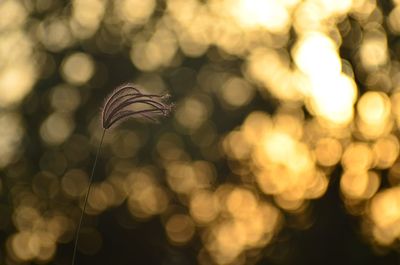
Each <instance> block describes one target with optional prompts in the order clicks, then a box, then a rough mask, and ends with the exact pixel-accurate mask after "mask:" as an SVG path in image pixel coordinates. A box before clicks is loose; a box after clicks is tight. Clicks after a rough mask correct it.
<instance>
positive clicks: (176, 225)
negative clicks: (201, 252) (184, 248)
mask: <svg viewBox="0 0 400 265" xmlns="http://www.w3.org/2000/svg"><path fill="white" fill-rule="evenodd" d="M165 230H166V231H167V236H168V238H169V239H170V240H171V242H172V243H173V244H178V245H181V244H185V243H187V242H188V241H189V240H190V239H192V237H193V235H194V233H195V231H196V230H195V226H194V223H193V221H192V219H191V218H190V217H189V216H187V215H184V214H175V215H173V216H171V217H170V218H169V219H168V221H167V223H166V225H165Z"/></svg>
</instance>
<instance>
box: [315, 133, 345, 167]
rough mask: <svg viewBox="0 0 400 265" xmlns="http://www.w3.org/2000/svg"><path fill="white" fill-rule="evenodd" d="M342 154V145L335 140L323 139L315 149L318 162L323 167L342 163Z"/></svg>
mask: <svg viewBox="0 0 400 265" xmlns="http://www.w3.org/2000/svg"><path fill="white" fill-rule="evenodd" d="M342 152H343V148H342V145H341V144H340V142H339V141H338V140H336V139H334V138H322V139H320V140H319V141H318V143H317V146H316V147H315V155H316V158H317V161H318V163H319V164H321V165H322V166H328V167H329V166H334V165H336V164H337V163H338V162H339V161H340V158H341V156H342Z"/></svg>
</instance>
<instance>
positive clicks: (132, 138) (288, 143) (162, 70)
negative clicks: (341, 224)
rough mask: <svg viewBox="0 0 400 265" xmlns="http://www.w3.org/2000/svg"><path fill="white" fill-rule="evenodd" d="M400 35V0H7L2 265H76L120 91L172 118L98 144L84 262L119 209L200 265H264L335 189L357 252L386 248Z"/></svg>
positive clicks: (396, 231) (0, 101)
mask: <svg viewBox="0 0 400 265" xmlns="http://www.w3.org/2000/svg"><path fill="white" fill-rule="evenodd" d="M399 34H400V1H397V0H393V1H389V0H387V1H375V0H305V1H300V0H203V1H202V0H165V1H161V0H157V1H156V0H120V1H110V0H73V1H61V0H1V1H0V176H1V178H0V194H1V195H0V196H1V200H0V230H1V233H0V234H1V238H2V242H1V243H2V249H3V251H0V253H1V254H0V255H1V257H0V259H1V260H0V264H27V263H29V262H37V263H55V264H68V257H69V256H68V254H66V253H67V252H68V253H70V252H69V251H70V249H72V247H71V245H72V237H73V235H74V231H75V229H76V225H77V221H78V219H79V213H80V207H81V206H82V201H83V197H84V193H85V191H86V187H87V185H88V170H89V167H90V165H91V162H92V160H93V157H94V152H95V146H96V144H97V143H98V141H99V140H100V136H101V129H100V120H99V107H100V106H101V104H102V102H103V98H104V95H106V94H109V92H110V91H111V89H113V88H114V87H115V86H116V85H119V84H121V83H123V82H127V81H133V82H135V83H137V84H139V85H140V86H142V87H144V88H145V89H146V90H148V91H150V92H157V93H159V92H168V93H170V94H172V96H173V100H174V101H175V103H176V109H175V112H174V113H173V115H172V117H171V118H170V119H169V120H167V121H165V122H164V121H163V122H162V124H160V125H158V126H153V125H151V124H150V125H149V124H142V123H140V122H130V123H128V124H126V125H123V126H121V127H118V128H117V129H115V130H113V132H112V133H110V134H109V135H108V136H107V137H106V139H105V143H106V148H105V150H104V152H103V153H102V155H101V156H102V157H101V158H100V160H101V161H100V168H99V170H98V172H97V174H96V179H97V181H96V183H95V185H94V188H93V192H92V194H91V196H90V197H89V204H88V206H89V207H88V209H87V214H88V216H89V217H88V220H87V221H86V228H85V230H84V235H83V237H82V238H83V239H82V242H81V244H80V246H79V250H80V252H81V253H82V254H85V255H96V253H98V252H99V251H100V249H101V248H102V242H103V239H102V237H103V236H102V231H101V230H99V229H98V228H96V220H97V218H99V217H100V216H102V215H105V214H107V212H106V211H107V210H110V209H111V208H117V209H118V210H119V212H124V211H125V210H128V212H129V218H128V217H126V218H125V217H124V218H120V217H116V218H115V219H113V220H114V221H115V223H116V225H120V226H122V227H124V228H126V229H128V228H129V227H132V224H135V225H134V226H136V229H140V226H137V225H136V222H141V223H146V222H148V221H149V220H152V219H153V218H158V220H159V221H160V223H161V224H162V227H163V228H164V231H163V233H164V234H165V236H166V238H167V240H168V242H165V244H166V245H171V246H181V247H184V246H192V249H193V253H192V258H193V260H196V262H197V263H198V264H252V263H256V262H257V261H258V260H259V259H261V258H262V257H263V255H264V252H263V250H265V249H266V247H268V246H271V245H274V242H275V241H276V240H275V239H276V238H279V237H280V231H281V230H282V229H283V228H285V227H286V225H287V222H286V219H287V218H290V217H291V216H297V217H299V218H300V219H301V218H302V217H304V218H303V219H304V220H306V221H304V222H302V224H301V225H299V226H300V228H306V227H310V226H312V225H313V224H312V217H310V216H313V215H317V214H318V212H312V208H311V206H312V205H313V203H314V201H311V200H318V199H320V198H321V197H323V196H325V195H326V193H327V189H328V187H329V185H330V183H332V181H334V179H337V178H339V185H338V187H339V190H336V192H337V193H338V194H340V196H341V199H342V201H341V203H343V205H344V206H345V208H346V210H347V212H348V214H349V215H354V216H356V218H357V220H359V223H360V225H359V226H358V228H357V229H358V230H359V231H361V232H362V234H363V238H364V240H366V241H368V242H369V245H370V247H371V248H373V247H374V246H379V247H381V248H382V247H383V248H390V247H392V248H396V247H395V244H394V243H395V242H398V240H399V238H400V186H399V184H400V162H399V150H400V144H399V133H398V127H399V125H400V90H399V88H400V62H399V58H398V56H397V53H398V52H399V42H398V35H399ZM332 179H333V180H332ZM116 215H118V214H116ZM154 233H159V232H154ZM360 240H361V239H360ZM127 244H129V242H127ZM66 246H68V247H66ZM59 249H64V250H65V249H68V250H66V251H57V250H59ZM397 249H398V248H397ZM103 251H107V250H103ZM60 253H61V254H60ZM110 255H111V254H110ZM168 264H169V263H168ZM170 264H186V263H184V262H179V261H176V262H170Z"/></svg>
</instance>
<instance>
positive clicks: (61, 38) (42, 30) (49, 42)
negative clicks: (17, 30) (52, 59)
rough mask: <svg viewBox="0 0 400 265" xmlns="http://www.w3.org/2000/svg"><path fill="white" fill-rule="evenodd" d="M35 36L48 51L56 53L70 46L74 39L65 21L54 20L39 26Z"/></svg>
mask: <svg viewBox="0 0 400 265" xmlns="http://www.w3.org/2000/svg"><path fill="white" fill-rule="evenodd" d="M37 35H38V38H39V39H40V41H41V42H42V43H43V45H44V46H46V48H47V49H48V50H49V51H53V52H58V51H61V50H63V49H65V48H66V47H68V46H70V45H71V44H72V43H73V42H74V39H73V37H72V34H71V32H70V30H69V27H68V21H67V20H65V19H57V20H56V19H54V20H50V21H45V22H42V23H40V24H39V27H38V30H37Z"/></svg>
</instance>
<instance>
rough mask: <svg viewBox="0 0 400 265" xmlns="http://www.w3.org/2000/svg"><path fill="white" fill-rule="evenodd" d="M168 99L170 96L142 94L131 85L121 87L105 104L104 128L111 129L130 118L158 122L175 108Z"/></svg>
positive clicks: (103, 114)
mask: <svg viewBox="0 0 400 265" xmlns="http://www.w3.org/2000/svg"><path fill="white" fill-rule="evenodd" d="M168 98H169V95H168V94H166V95H156V94H145V93H142V92H141V91H140V90H139V88H137V86H135V85H133V84H130V83H128V84H124V85H121V86H119V87H117V89H115V90H114V92H113V93H111V95H110V96H109V97H108V98H107V100H106V102H105V103H104V107H103V112H102V126H103V128H104V129H109V128H111V127H112V126H113V125H115V124H116V123H119V122H121V121H124V120H125V119H128V118H130V117H132V118H135V117H136V118H145V119H147V120H150V121H157V118H159V117H162V116H167V115H168V114H169V113H170V112H171V110H172V108H173V104H170V103H167V102H166V99H168Z"/></svg>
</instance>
